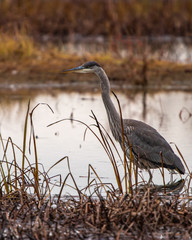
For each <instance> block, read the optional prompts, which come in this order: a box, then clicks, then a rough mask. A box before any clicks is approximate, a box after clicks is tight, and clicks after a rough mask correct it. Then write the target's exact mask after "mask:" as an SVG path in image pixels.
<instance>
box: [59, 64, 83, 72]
mask: <svg viewBox="0 0 192 240" xmlns="http://www.w3.org/2000/svg"><path fill="white" fill-rule="evenodd" d="M67 72H77V73H85V72H86V69H85V68H84V67H83V66H79V67H75V68H71V69H67V70H63V71H62V72H61V73H67Z"/></svg>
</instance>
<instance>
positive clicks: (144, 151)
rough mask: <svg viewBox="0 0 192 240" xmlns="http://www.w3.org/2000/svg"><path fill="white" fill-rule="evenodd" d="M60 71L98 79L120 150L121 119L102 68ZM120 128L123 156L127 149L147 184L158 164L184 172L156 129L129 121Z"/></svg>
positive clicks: (86, 66) (87, 65)
mask: <svg viewBox="0 0 192 240" xmlns="http://www.w3.org/2000/svg"><path fill="white" fill-rule="evenodd" d="M62 72H63V73H65V72H77V73H95V74H96V75H97V76H98V78H99V79H100V83H101V94H102V99H103V103H104V105H105V109H106V111H107V116H108V121H109V125H110V129H111V132H112V134H113V136H114V138H115V139H116V140H117V141H118V142H119V143H120V145H121V148H122V149H124V146H123V136H122V124H121V118H120V115H119V114H118V112H117V110H116V109H115V106H114V105H113V102H112V100H111V98H110V82H109V79H108V77H107V74H106V73H105V71H104V70H103V68H102V67H101V66H100V65H99V64H98V63H96V62H87V63H85V64H83V65H82V66H79V67H75V68H72V69H68V70H64V71H62ZM123 129H124V136H125V137H124V140H125V151H126V156H127V157H128V158H130V146H131V150H132V153H133V156H134V162H135V164H137V166H138V167H139V168H141V169H146V170H148V172H149V175H150V179H149V181H151V179H152V174H151V172H150V169H154V168H159V167H161V166H162V162H163V167H164V168H167V169H169V170H172V171H174V170H176V171H178V172H179V173H181V174H184V173H185V168H184V166H183V164H182V162H181V160H180V159H179V157H178V156H177V155H176V154H175V153H174V152H173V150H172V148H171V147H170V145H169V144H168V142H167V141H166V140H165V139H164V138H163V137H162V136H161V135H160V134H159V133H158V132H157V131H156V129H154V128H153V127H151V126H149V125H148V124H146V123H144V122H141V121H137V120H133V119H123Z"/></svg>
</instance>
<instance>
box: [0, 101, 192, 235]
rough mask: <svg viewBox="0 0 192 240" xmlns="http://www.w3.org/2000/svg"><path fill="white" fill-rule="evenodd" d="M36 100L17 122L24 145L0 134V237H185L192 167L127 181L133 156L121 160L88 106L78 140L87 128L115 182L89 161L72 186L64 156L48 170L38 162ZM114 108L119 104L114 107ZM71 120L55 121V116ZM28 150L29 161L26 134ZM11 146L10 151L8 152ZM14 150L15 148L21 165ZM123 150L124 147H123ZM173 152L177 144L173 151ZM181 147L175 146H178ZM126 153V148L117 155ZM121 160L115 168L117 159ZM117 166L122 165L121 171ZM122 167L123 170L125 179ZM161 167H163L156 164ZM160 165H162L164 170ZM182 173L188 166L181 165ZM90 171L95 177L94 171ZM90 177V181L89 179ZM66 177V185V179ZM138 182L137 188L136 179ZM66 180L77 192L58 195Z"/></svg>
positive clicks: (190, 210)
mask: <svg viewBox="0 0 192 240" xmlns="http://www.w3.org/2000/svg"><path fill="white" fill-rule="evenodd" d="M40 106H43V107H47V108H48V110H51V111H52V109H51V108H50V107H49V105H47V104H44V103H41V104H38V105H37V106H35V107H34V108H33V109H32V110H30V103H29V105H28V107H27V113H26V117H25V124H24V134H23V147H22V149H20V148H19V147H18V146H17V145H16V144H14V143H13V142H12V139H11V138H9V139H8V140H6V141H5V140H4V139H3V138H2V137H0V143H1V146H2V149H3V155H2V159H1V162H0V179H1V181H0V189H1V190H0V195H1V199H0V218H1V219H2V221H1V222H0V227H1V229H2V231H1V233H0V234H1V235H0V237H1V238H11V237H12V238H29V237H30V238H31V239H42V238H44V239H53V238H56V239H86V238H91V239H98V238H99V237H101V238H103V239H105V238H106V239H108V238H112V239H129V238H130V239H134V238H135V239H136V238H137V239H138V238H142V239H149V238H151V239H161V238H162V236H163V237H164V238H165V239H173V238H176V239H181V238H182V237H183V236H184V237H185V238H186V239H188V237H189V236H191V234H192V228H191V219H192V207H191V200H192V198H191V173H190V172H189V174H187V176H186V179H185V183H184V180H183V181H182V180H180V181H178V182H176V183H173V184H168V185H166V191H165V185H163V186H159V187H155V186H151V185H146V184H145V182H144V181H141V182H138V181H136V180H135V182H133V181H132V180H131V181H129V177H130V174H131V178H132V179H137V180H138V178H139V176H135V174H136V173H137V174H138V171H136V166H134V161H131V162H130V163H128V162H127V161H126V164H125V159H121V156H120V154H119V153H118V150H117V148H116V146H115V143H114V141H113V140H112V138H111V137H110V135H109V134H108V133H107V132H106V130H105V129H104V127H103V126H102V125H101V124H100V123H99V121H98V119H97V117H96V116H95V115H94V113H93V112H92V115H91V117H92V119H93V124H92V125H90V126H89V125H87V124H86V123H84V122H81V121H79V120H73V121H74V122H78V123H81V124H82V125H83V126H84V127H85V129H86V130H85V135H84V139H86V134H87V131H90V132H91V133H92V134H93V135H94V136H95V137H96V138H97V140H98V141H99V142H100V144H101V145H102V147H103V148H104V149H105V152H106V155H107V156H108V158H109V161H110V162H111V164H112V166H113V170H114V176H115V179H116V186H114V185H113V184H111V183H104V182H103V181H102V178H100V176H99V174H98V173H97V172H96V170H95V168H94V166H92V165H91V164H89V166H88V176H87V180H88V182H87V186H85V187H84V188H83V189H79V187H78V182H76V180H75V177H74V176H73V173H72V171H71V169H70V159H69V158H68V157H67V156H65V157H63V158H62V159H59V160H58V161H56V162H55V164H53V165H52V166H51V167H50V168H49V169H48V170H47V171H45V169H44V167H43V166H42V164H40V163H39V161H38V152H37V147H36V145H37V143H36V138H35V126H34V125H33V114H34V113H35V109H36V108H37V107H40ZM119 107H120V105H119ZM64 121H71V119H62V120H60V121H58V122H55V123H52V124H50V125H49V126H51V125H53V124H58V123H59V122H64ZM28 136H29V138H30V140H29V145H30V149H31V150H30V151H32V148H33V149H34V153H35V154H34V161H32V160H31V159H30V160H29V158H28V157H26V153H27V149H28V147H27V142H28V141H27V139H28ZM10 149H11V151H12V157H11V159H13V160H11V161H10V154H8V150H10ZM16 150H19V151H20V153H21V156H22V157H21V159H22V161H21V166H20V164H19V161H18V159H17V158H18V155H17V154H16ZM124 151H125V150H124ZM178 151H179V150H178ZM179 152H180V151H179ZM124 156H125V154H124ZM117 158H118V160H119V159H120V162H121V164H120V166H119V165H118V164H117ZM63 161H65V162H67V166H68V173H67V175H66V176H64V178H63V177H61V180H60V182H59V183H57V184H58V185H59V186H60V190H59V192H58V195H52V189H53V188H54V186H55V184H54V183H52V182H51V179H52V176H49V175H50V171H51V169H53V168H54V167H55V166H57V165H58V164H60V163H62V162H63ZM120 167H122V168H125V169H124V171H120ZM125 170H126V171H128V174H127V177H125V176H126V172H125ZM162 170H163V169H162ZM163 171H164V170H163ZM188 171H189V169H188ZM91 173H93V174H94V177H93V174H91ZM90 176H92V177H93V179H91V177H90ZM69 178H71V180H72V184H68V180H69ZM141 183H142V185H144V184H145V185H144V187H140V184H141ZM66 186H69V187H71V188H72V189H75V190H76V192H77V196H71V195H70V194H68V195H66V194H63V190H64V188H65V187H66Z"/></svg>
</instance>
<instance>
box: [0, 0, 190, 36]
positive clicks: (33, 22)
mask: <svg viewBox="0 0 192 240" xmlns="http://www.w3.org/2000/svg"><path fill="white" fill-rule="evenodd" d="M0 11H1V15H0V26H1V27H0V29H1V30H3V31H14V30H15V27H18V28H22V27H25V28H27V29H28V32H29V33H30V34H32V35H37V36H38V35H39V34H40V35H41V34H44V35H45V34H51V35H52V36H70V35H72V34H81V35H83V36H88V35H89V36H90V35H92V36H95V35H96V36H98V35H105V36H115V37H117V38H119V37H121V36H123V35H132V36H136V35H138V36H149V35H151V36H154V35H158V36H159V35H176V36H190V35H191V30H192V18H191V16H192V3H191V1H190V0H185V1H182V0H174V1H173V0H171V1H166V2H165V1H163V0H158V1H153V0H133V1H126V0H123V1H112V0H109V1H105V0H96V1H89V0H81V1H79V0H74V1H70V0H55V1H51V0H47V1H43V0H34V1H27V2H26V1H23V0H18V1H14V0H3V1H1V5H0Z"/></svg>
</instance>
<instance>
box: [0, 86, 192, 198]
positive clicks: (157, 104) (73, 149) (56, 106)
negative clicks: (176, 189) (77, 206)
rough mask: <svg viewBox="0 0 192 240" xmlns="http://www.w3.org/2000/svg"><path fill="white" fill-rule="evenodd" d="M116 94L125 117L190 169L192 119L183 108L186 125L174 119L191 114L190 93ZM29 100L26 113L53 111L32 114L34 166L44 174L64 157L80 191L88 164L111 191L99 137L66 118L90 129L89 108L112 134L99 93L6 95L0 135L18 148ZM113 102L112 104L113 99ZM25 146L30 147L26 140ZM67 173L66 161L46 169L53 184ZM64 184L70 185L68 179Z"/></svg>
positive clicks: (107, 163)
mask: <svg viewBox="0 0 192 240" xmlns="http://www.w3.org/2000/svg"><path fill="white" fill-rule="evenodd" d="M116 94H117V96H118V98H119V100H120V102H121V108H122V112H123V117H124V118H133V119H137V120H142V121H144V122H146V123H148V124H149V125H151V126H153V127H154V128H156V129H157V130H158V131H159V132H160V134H161V135H163V136H164V138H165V139H166V140H167V141H168V142H173V143H175V144H176V145H177V146H178V148H179V150H180V151H181V153H182V155H183V157H184V159H185V161H186V162H187V164H188V166H189V168H190V169H192V161H191V153H192V137H191V136H192V134H191V133H192V118H189V119H188V113H187V111H186V110H184V111H183V112H182V117H183V118H184V119H185V120H187V121H185V122H183V121H182V120H181V118H180V116H179V114H180V111H181V109H182V108H183V107H185V108H186V109H188V110H189V111H192V108H191V107H192V92H186V91H159V92H147V93H145V94H144V93H143V92H142V91H127V92H119V91H117V92H116ZM29 98H30V101H31V103H30V109H31V110H32V109H33V107H35V106H36V105H37V104H38V103H46V104H48V105H49V106H50V107H51V108H52V110H53V111H54V113H52V112H51V111H50V109H49V108H48V107H47V106H46V105H39V106H38V107H37V108H36V109H35V111H34V113H33V121H34V126H35V134H36V143H37V153H38V160H39V163H42V164H43V166H44V168H45V171H47V170H48V169H49V168H50V167H51V166H52V165H53V164H54V163H56V162H57V161H58V160H60V159H61V158H63V157H65V156H68V158H69V163H70V168H71V171H72V173H73V176H74V178H75V180H76V182H77V184H78V186H79V188H83V187H85V186H86V184H87V175H88V165H89V164H91V166H92V167H93V168H94V169H95V171H96V172H97V174H98V175H99V176H100V178H101V179H102V181H103V182H106V183H109V182H111V183H113V184H114V186H115V187H116V183H115V176H114V172H113V168H112V166H111V163H110V160H109V158H108V156H107V154H106V152H105V150H104V149H103V147H102V146H101V144H100V142H99V141H98V139H97V138H96V137H95V136H94V135H93V134H92V133H91V132H90V131H86V135H85V129H86V127H85V125H83V124H82V123H78V122H75V121H72V120H70V118H73V119H76V120H80V121H82V122H84V123H86V124H87V125H93V124H94V123H95V121H94V120H93V119H92V118H91V117H90V115H92V113H91V110H92V111H93V112H94V114H95V115H96V117H97V119H98V121H99V122H100V123H101V124H102V125H103V126H104V127H105V129H106V131H107V132H108V133H109V134H110V136H112V134H111V132H110V129H109V124H108V120H107V115H106V112H105V108H104V105H103V103H102V99H101V96H100V94H99V93H78V92H66V91H58V90H53V91H49V92H37V93H35V94H32V95H31V96H30V97H29V95H14V94H13V95H12V96H11V97H10V95H9V96H8V97H6V96H1V98H0V132H1V135H2V137H3V139H7V138H8V137H11V138H12V140H13V142H14V143H15V144H16V145H17V146H19V147H21V148H22V144H23V129H24V121H25V116H26V111H27V105H28V101H29ZM112 98H113V101H114V103H115V104H116V100H115V98H114V97H112ZM116 106H117V104H116ZM66 118H67V119H69V120H66V121H62V122H59V123H57V124H54V125H52V126H50V127H47V126H48V125H49V124H51V123H54V122H56V121H59V120H61V119H66ZM91 128H92V129H93V130H94V131H95V132H96V133H97V134H98V135H99V132H98V130H97V128H96V127H94V126H91ZM84 135H85V139H84ZM28 139H29V134H28ZM27 146H29V142H28V141H27ZM116 146H117V148H118V150H119V152H120V155H121V156H122V158H123V153H122V150H121V149H120V147H119V144H118V143H116ZM171 146H172V148H173V150H174V151H175V153H177V154H178V152H177V150H176V148H175V146H174V144H172V145H171ZM0 149H1V153H0V157H1V159H2V146H1V147H0ZM16 154H17V161H18V163H21V159H22V156H21V154H20V153H19V151H16ZM27 156H28V157H29V159H30V162H31V163H33V162H34V153H33V149H32V153H31V154H29V152H28V151H27ZM8 158H10V161H12V153H11V151H9V152H8ZM117 161H118V165H119V168H120V169H121V168H122V166H121V162H120V161H119V159H118V157H117ZM120 171H121V170H120ZM67 173H68V166H67V161H66V159H65V160H63V161H61V162H60V163H59V164H57V165H56V166H55V167H54V168H53V169H52V170H51V171H50V174H49V175H51V176H54V177H53V179H52V181H53V183H56V182H58V181H60V176H61V178H62V181H63V180H64V178H65V177H66V175H67ZM152 173H153V181H154V183H156V184H162V177H161V174H160V172H159V170H153V172H152ZM142 175H143V176H144V179H145V180H146V181H147V180H148V173H147V172H145V171H142ZM91 176H92V178H94V177H95V175H94V174H92V175H91ZM122 176H123V174H122ZM174 178H176V179H179V178H180V177H179V176H178V175H176V176H174ZM169 180H170V175H169V173H168V171H166V182H168V181H169ZM68 183H69V184H71V185H73V184H72V181H71V180H70V179H69V181H68ZM57 192H58V188H57V186H55V187H54V189H53V193H57ZM64 192H70V193H74V192H73V190H72V189H71V188H70V187H69V188H67V187H66V188H65V190H64Z"/></svg>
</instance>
